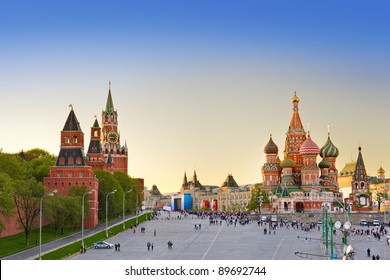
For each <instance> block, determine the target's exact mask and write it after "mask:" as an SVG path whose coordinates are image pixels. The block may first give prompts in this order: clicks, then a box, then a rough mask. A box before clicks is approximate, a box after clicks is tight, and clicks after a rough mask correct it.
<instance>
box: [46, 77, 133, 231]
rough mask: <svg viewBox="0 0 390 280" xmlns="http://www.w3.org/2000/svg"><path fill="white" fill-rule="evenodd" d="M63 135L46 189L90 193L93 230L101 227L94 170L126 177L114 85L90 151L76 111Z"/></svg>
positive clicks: (95, 126) (94, 130)
mask: <svg viewBox="0 0 390 280" xmlns="http://www.w3.org/2000/svg"><path fill="white" fill-rule="evenodd" d="M70 107H71V110H70V112H69V115H68V118H67V119H66V122H65V125H64V128H63V129H62V131H61V148H60V152H59V155H58V157H57V160H56V164H55V166H52V167H51V168H50V173H49V175H48V177H46V178H44V185H45V186H46V187H47V188H48V190H49V191H51V190H54V189H56V190H57V191H58V193H59V194H61V195H69V188H70V187H71V186H86V187H87V188H88V190H89V191H93V192H92V194H90V195H89V199H88V201H89V204H90V205H89V206H90V207H89V208H90V211H89V214H88V217H87V219H86V223H85V227H86V228H94V227H95V226H96V225H97V224H98V190H99V181H98V179H97V178H96V177H95V176H94V174H93V172H94V170H105V171H108V172H110V173H113V172H115V171H121V172H123V173H125V174H127V166H128V149H127V144H126V142H125V144H124V145H121V138H120V133H119V130H118V113H117V111H116V110H115V109H114V103H113V101H112V96H111V84H110V87H109V91H108V97H107V102H106V107H105V110H103V112H102V127H100V126H99V123H98V121H97V119H96V118H95V121H94V123H93V125H92V127H91V138H90V142H89V147H88V151H87V153H86V155H85V152H84V133H83V131H82V130H81V127H80V123H79V121H78V120H77V117H76V113H75V111H74V110H73V107H72V106H70Z"/></svg>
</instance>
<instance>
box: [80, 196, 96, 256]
mask: <svg viewBox="0 0 390 280" xmlns="http://www.w3.org/2000/svg"><path fill="white" fill-rule="evenodd" d="M94 192H95V190H91V191H88V192H85V193H84V194H83V201H82V203H81V247H82V249H83V250H84V199H85V196H86V195H88V194H92V193H94Z"/></svg>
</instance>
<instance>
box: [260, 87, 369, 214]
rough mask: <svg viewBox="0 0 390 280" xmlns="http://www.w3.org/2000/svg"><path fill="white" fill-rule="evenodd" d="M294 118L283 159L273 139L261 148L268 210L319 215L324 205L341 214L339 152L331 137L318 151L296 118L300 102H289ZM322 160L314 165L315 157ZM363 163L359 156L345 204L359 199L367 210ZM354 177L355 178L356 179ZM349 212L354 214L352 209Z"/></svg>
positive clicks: (294, 98) (298, 116)
mask: <svg viewBox="0 0 390 280" xmlns="http://www.w3.org/2000/svg"><path fill="white" fill-rule="evenodd" d="M291 101H292V105H293V114H292V118H291V122H290V125H289V127H288V130H287V132H286V140H285V147H284V159H283V160H282V161H281V160H280V159H279V156H278V152H279V148H278V146H277V145H276V144H275V142H274V141H273V139H272V135H271V136H270V139H269V141H268V143H267V145H266V146H265V147H264V153H265V158H266V161H265V163H264V165H263V166H262V175H263V187H264V189H265V191H266V192H267V193H268V194H269V197H270V202H271V205H270V208H271V209H270V210H271V211H275V212H279V213H280V212H306V213H307V212H309V213H310V212H318V211H321V209H322V207H323V205H324V203H325V205H326V206H327V207H328V209H329V210H330V211H342V209H341V208H342V206H341V204H342V203H344V199H343V195H342V193H341V191H340V189H339V186H338V171H337V169H336V159H337V157H338V155H339V150H338V149H337V147H336V146H335V145H334V144H333V143H332V141H331V139H330V133H329V132H328V139H327V140H326V142H325V144H324V146H323V147H322V148H321V149H320V148H319V147H318V146H317V144H316V143H315V142H314V141H313V139H312V138H311V135H310V131H308V132H307V133H306V132H305V130H304V128H303V126H302V122H301V118H300V115H299V110H298V104H299V101H300V100H299V98H298V97H297V95H296V93H294V97H293V98H292V100H291ZM318 155H320V156H321V158H322V160H321V161H320V162H319V163H318V164H317V156H318ZM365 174H366V172H365V168H364V162H363V158H362V154H361V147H359V156H358V161H357V165H356V170H355V176H354V178H353V182H352V194H351V195H350V197H349V198H347V199H346V202H347V203H349V204H352V205H353V201H355V200H356V199H358V198H359V197H360V201H361V203H362V207H363V208H362V209H361V210H364V208H365V209H366V210H370V209H369V205H370V202H369V200H370V199H365V198H366V197H365V194H366V193H368V191H369V183H368V179H367V176H365ZM355 177H356V178H355ZM352 210H355V209H354V207H353V209H352Z"/></svg>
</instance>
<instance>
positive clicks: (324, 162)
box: [318, 159, 330, 169]
mask: <svg viewBox="0 0 390 280" xmlns="http://www.w3.org/2000/svg"><path fill="white" fill-rule="evenodd" d="M318 167H319V168H321V169H322V168H329V167H330V163H329V162H328V161H327V160H325V159H323V160H321V162H320V163H319V164H318Z"/></svg>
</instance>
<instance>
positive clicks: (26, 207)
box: [14, 178, 45, 245]
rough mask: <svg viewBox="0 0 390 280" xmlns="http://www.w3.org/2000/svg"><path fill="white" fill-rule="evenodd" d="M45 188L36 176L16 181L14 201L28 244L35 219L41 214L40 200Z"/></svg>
mask: <svg viewBox="0 0 390 280" xmlns="http://www.w3.org/2000/svg"><path fill="white" fill-rule="evenodd" d="M44 192H45V188H44V187H43V185H42V183H40V182H37V181H36V180H35V179H34V178H28V179H25V180H23V179H22V180H18V181H16V182H15V194H14V202H15V206H16V211H17V215H18V220H19V223H20V225H21V227H22V228H23V230H24V233H25V238H26V239H25V244H26V245H28V242H29V235H30V231H31V229H32V225H33V222H34V219H35V218H36V216H37V215H39V206H40V205H39V202H40V198H41V197H42V196H43V194H44Z"/></svg>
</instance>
